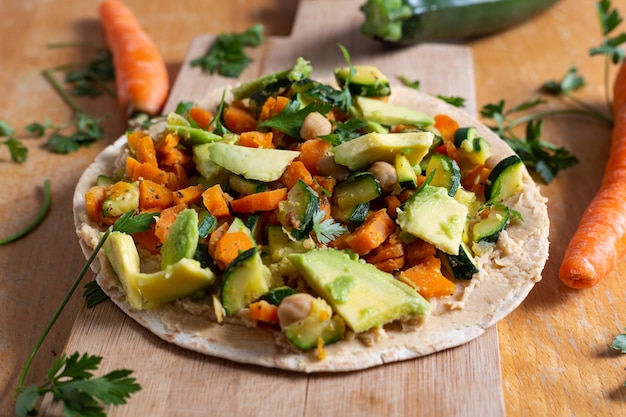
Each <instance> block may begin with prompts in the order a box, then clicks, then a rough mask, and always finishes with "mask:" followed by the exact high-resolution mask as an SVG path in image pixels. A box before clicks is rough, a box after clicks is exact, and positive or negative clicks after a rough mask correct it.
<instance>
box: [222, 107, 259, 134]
mask: <svg viewBox="0 0 626 417" xmlns="http://www.w3.org/2000/svg"><path fill="white" fill-rule="evenodd" d="M224 125H226V127H227V128H228V129H229V130H231V131H233V132H235V133H242V132H247V131H250V130H256V128H257V121H256V119H255V118H254V117H253V116H252V115H251V114H250V113H248V112H247V111H246V110H244V109H241V108H239V107H235V106H228V107H226V109H224Z"/></svg>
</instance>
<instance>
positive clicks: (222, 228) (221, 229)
mask: <svg viewBox="0 0 626 417" xmlns="http://www.w3.org/2000/svg"><path fill="white" fill-rule="evenodd" d="M229 227H230V225H229V224H228V223H226V222H224V223H222V224H221V225H219V226H218V227H217V228H216V229H215V230H213V231H212V232H211V235H210V236H209V244H208V247H209V256H211V258H214V257H215V247H216V246H217V242H218V241H219V240H220V239H221V238H222V236H224V234H225V233H226V232H227V231H228V228H229Z"/></svg>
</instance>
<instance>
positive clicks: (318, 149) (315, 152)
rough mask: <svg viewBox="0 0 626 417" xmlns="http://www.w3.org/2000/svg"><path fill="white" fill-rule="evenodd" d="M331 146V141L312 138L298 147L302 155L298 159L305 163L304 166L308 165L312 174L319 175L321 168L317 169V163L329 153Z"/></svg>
mask: <svg viewBox="0 0 626 417" xmlns="http://www.w3.org/2000/svg"><path fill="white" fill-rule="evenodd" d="M330 147H331V144H330V142H327V141H325V140H324V139H310V140H307V141H304V142H303V143H302V144H301V145H300V146H299V147H298V150H299V151H300V155H299V156H298V158H297V159H298V160H299V161H302V163H304V166H306V168H307V169H308V170H309V172H310V173H311V174H313V175H317V174H319V170H318V169H317V163H318V162H319V161H320V159H322V158H323V157H324V156H326V155H328V151H329V150H330Z"/></svg>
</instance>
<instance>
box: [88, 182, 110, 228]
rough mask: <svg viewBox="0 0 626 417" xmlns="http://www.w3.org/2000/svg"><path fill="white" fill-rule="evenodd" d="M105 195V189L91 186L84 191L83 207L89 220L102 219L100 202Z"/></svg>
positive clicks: (96, 220)
mask: <svg viewBox="0 0 626 417" xmlns="http://www.w3.org/2000/svg"><path fill="white" fill-rule="evenodd" d="M106 197H107V192H106V189H104V188H103V187H98V186H93V187H91V188H90V189H89V191H87V192H86V193H85V207H86V209H87V216H88V217H89V219H90V220H92V221H95V222H99V221H101V220H102V204H103V203H104V200H105V199H106Z"/></svg>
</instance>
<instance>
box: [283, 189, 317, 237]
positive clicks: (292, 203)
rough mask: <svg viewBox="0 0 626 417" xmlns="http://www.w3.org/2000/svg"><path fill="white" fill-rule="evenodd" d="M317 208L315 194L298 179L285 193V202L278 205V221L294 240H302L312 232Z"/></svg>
mask: <svg viewBox="0 0 626 417" xmlns="http://www.w3.org/2000/svg"><path fill="white" fill-rule="evenodd" d="M319 206H320V197H319V195H318V194H317V192H315V190H313V189H312V188H311V187H309V186H308V185H306V184H305V183H304V181H302V180H301V179H299V180H298V182H296V184H295V185H294V186H293V187H292V188H291V189H290V190H289V192H288V193H287V200H283V201H281V202H280V203H279V204H278V220H279V221H280V223H281V224H282V225H283V227H284V228H285V230H287V231H288V233H289V234H290V235H291V236H292V237H293V238H294V239H296V240H300V239H304V238H305V237H307V236H308V235H309V233H310V232H311V230H313V216H314V215H315V212H316V211H317V210H318V209H319Z"/></svg>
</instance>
